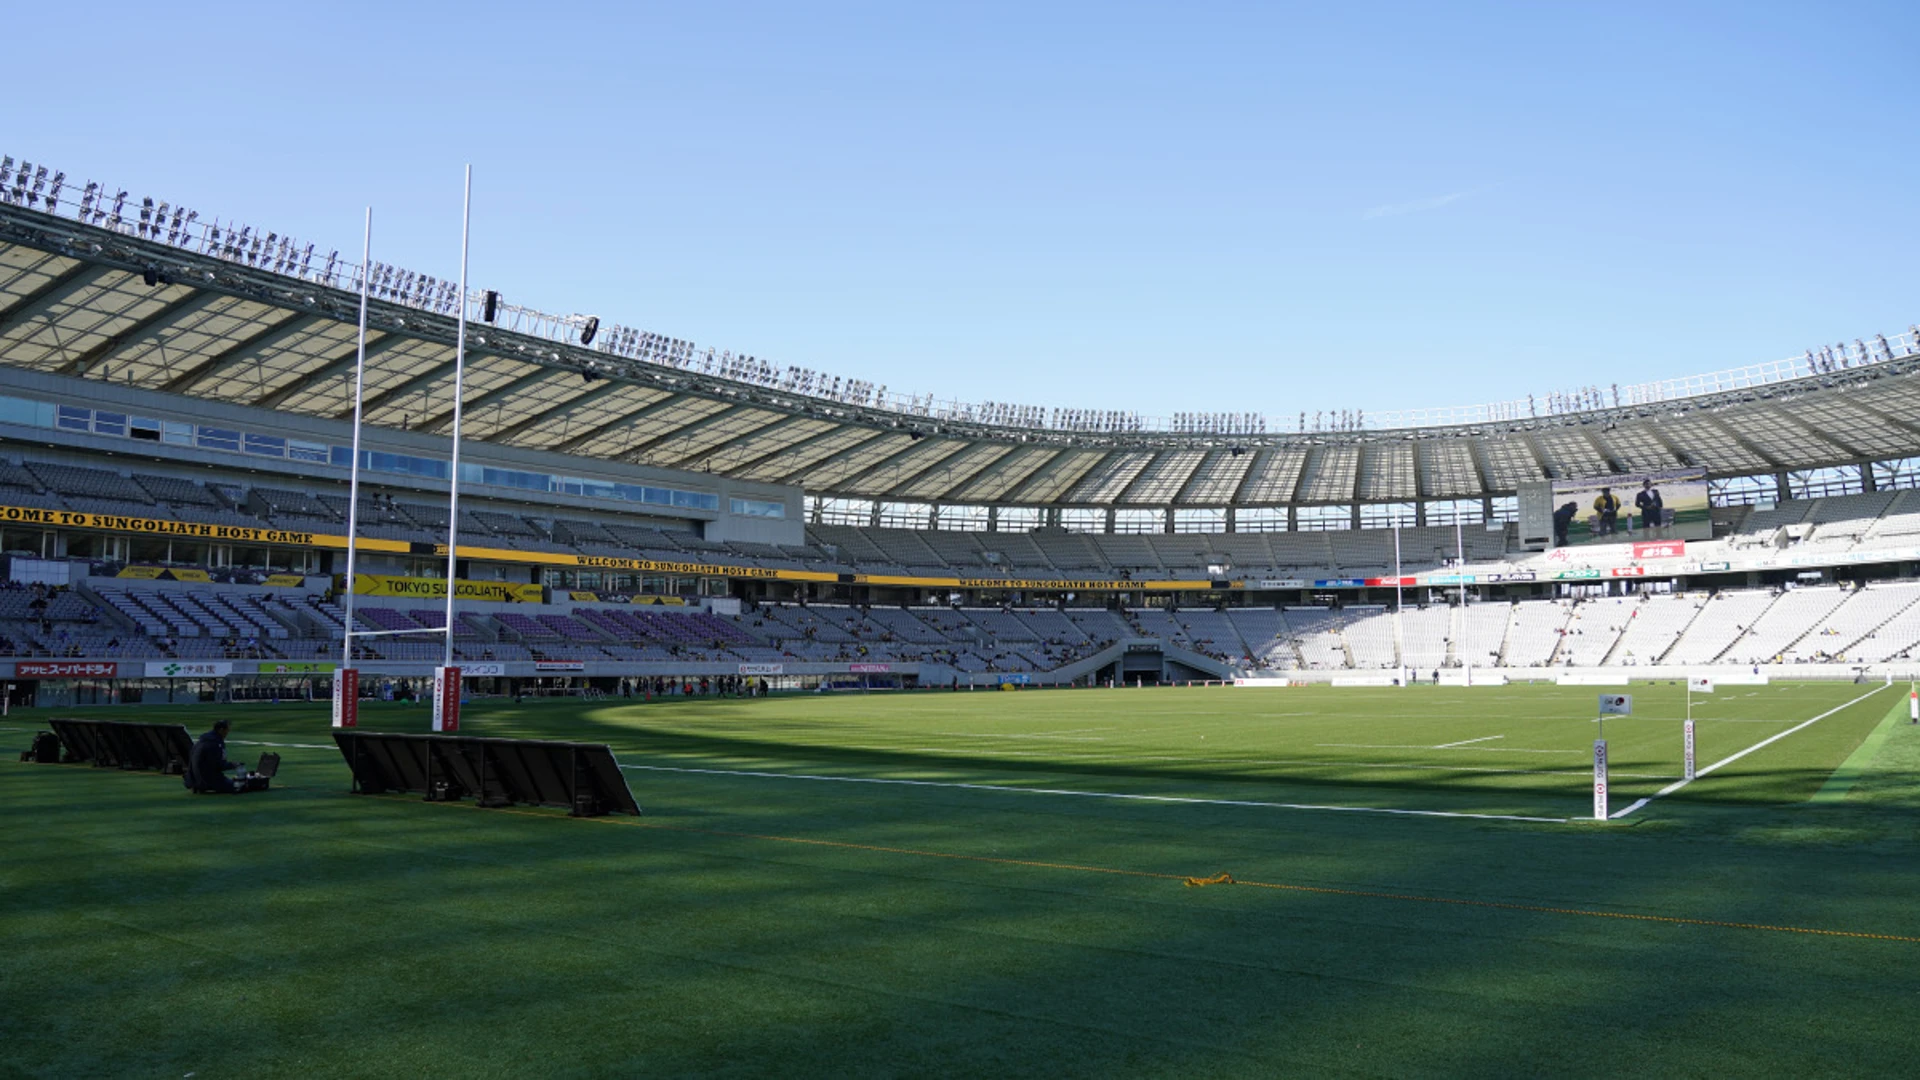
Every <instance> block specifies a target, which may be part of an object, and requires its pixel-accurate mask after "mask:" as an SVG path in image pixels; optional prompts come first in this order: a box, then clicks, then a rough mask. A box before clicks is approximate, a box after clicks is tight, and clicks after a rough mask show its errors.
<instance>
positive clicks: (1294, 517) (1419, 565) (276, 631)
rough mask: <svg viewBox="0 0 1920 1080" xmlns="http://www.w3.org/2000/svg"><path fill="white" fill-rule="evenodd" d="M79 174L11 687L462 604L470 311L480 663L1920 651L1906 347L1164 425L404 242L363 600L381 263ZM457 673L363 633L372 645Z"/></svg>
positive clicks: (1679, 660) (277, 685)
mask: <svg viewBox="0 0 1920 1080" xmlns="http://www.w3.org/2000/svg"><path fill="white" fill-rule="evenodd" d="M77 187H79V186H78V185H64V177H62V176H60V175H59V174H57V173H56V174H53V175H49V174H48V173H47V171H46V170H44V169H41V168H40V167H38V166H29V165H24V164H21V165H16V164H14V163H13V162H12V160H11V159H7V163H6V165H5V166H4V167H0V440H4V444H3V445H0V459H4V464H0V549H4V551H5V552H6V553H7V577H8V579H9V582H10V587H9V588H7V589H5V590H4V591H0V638H4V640H3V641H0V649H4V652H5V655H6V656H8V657H11V658H12V659H11V660H6V661H0V667H4V668H5V669H6V670H5V671H3V672H0V674H9V675H11V676H12V677H13V679H14V682H15V684H16V686H17V687H21V688H22V689H21V690H16V693H17V694H18V693H22V692H24V688H26V687H32V688H33V689H34V690H36V691H37V692H38V693H39V698H40V700H42V701H52V702H58V701H65V700H80V701H92V700H130V699H133V698H136V697H139V698H147V699H151V698H152V697H153V696H155V695H161V696H174V697H179V696H183V695H202V694H224V693H233V692H241V693H277V692H283V691H285V692H303V691H304V690H305V689H306V687H307V686H309V685H310V684H311V683H313V682H314V681H315V680H319V679H323V678H324V676H325V675H326V674H327V673H329V672H330V671H331V664H332V663H333V662H334V661H336V660H337V659H338V653H339V644H338V643H339V637H340V631H341V625H342V624H341V620H342V618H343V615H342V612H341V609H340V607H339V605H338V604H337V602H336V601H337V598H338V591H339V590H340V589H343V588H347V587H349V585H351V587H353V588H354V589H355V594H356V598H357V600H358V606H359V612H360V622H361V623H362V625H363V627H364V628H367V629H388V630H390V629H418V628H421V627H424V626H431V625H438V624H439V623H437V622H436V620H442V619H443V618H444V617H443V616H442V615H440V614H437V612H436V610H435V609H437V608H438V607H439V604H440V602H441V601H439V600H438V599H436V598H437V597H444V587H445V586H444V582H443V581H442V580H440V579H441V578H442V576H443V575H444V573H445V565H446V564H445V560H446V551H445V544H446V540H447V535H448V524H449V522H448V519H447V510H446V493H447V490H448V486H449V484H450V482H452V481H453V480H454V479H455V478H454V477H453V476H452V475H451V473H450V454H449V449H450V444H449V440H448V436H449V434H450V428H449V425H450V423H451V420H452V409H451V404H452V402H451V384H452V373H453V372H452V368H453V353H454V340H455V330H456V318H457V315H458V313H460V312H462V311H464V312H465V313H466V315H467V317H468V318H469V319H470V320H471V321H472V322H471V329H470V336H469V347H470V355H469V358H468V371H467V379H468V381H467V384H466V398H465V423H464V427H463V436H464V438H463V444H462V454H461V464H460V470H459V476H458V481H459V483H460V489H461V518H460V528H459V550H458V551H457V552H456V559H457V562H458V572H457V581H456V590H457V594H458V596H459V598H460V599H461V600H462V603H461V605H460V611H461V614H460V616H459V621H458V622H457V624H456V635H455V638H456V648H457V650H458V653H459V655H460V657H461V659H462V660H463V662H464V663H466V664H467V666H468V668H469V671H470V672H479V673H480V677H482V678H485V679H490V680H503V681H501V682H496V683H493V684H491V685H492V686H494V687H496V688H498V687H505V686H510V685H513V684H514V683H516V682H519V681H522V680H526V679H534V678H547V679H564V680H572V681H578V680H592V681H594V682H595V683H596V685H599V686H600V687H602V688H610V687H614V686H617V685H619V682H618V681H619V680H631V679H635V678H648V679H656V678H666V677H669V676H671V677H676V678H684V677H695V678H697V677H701V676H705V677H709V678H712V677H717V676H735V675H742V674H747V675H754V676H759V677H773V678H779V679H786V680H805V681H808V682H811V681H814V680H819V679H827V680H833V681H853V682H859V683H865V684H875V683H878V684H883V685H901V684H911V683H914V682H919V683H938V684H943V685H951V684H953V683H956V682H967V683H973V682H998V681H1006V680H1016V681H1036V682H1073V681H1079V682H1088V681H1101V680H1108V679H1113V680H1132V679H1141V680H1155V681H1158V680H1165V679H1175V678H1232V677H1236V676H1239V677H1244V676H1248V675H1250V674H1252V675H1257V674H1263V673H1272V672H1286V673H1290V674H1292V675H1293V676H1294V677H1316V678H1317V677H1326V676H1330V675H1331V674H1332V673H1335V672H1344V673H1346V675H1345V676H1344V677H1355V678H1357V677H1361V674H1360V673H1376V672H1381V671H1391V672H1393V673H1395V677H1400V675H1401V673H1402V672H1403V669H1409V668H1411V669H1417V670H1419V671H1421V672H1422V673H1423V674H1427V675H1438V674H1440V673H1444V672H1451V671H1461V672H1464V671H1466V670H1468V669H1479V670H1480V671H1481V672H1482V673H1483V677H1484V676H1489V675H1495V673H1497V672H1501V671H1521V672H1537V671H1538V670H1540V669H1562V670H1564V669H1567V668H1569V667H1572V668H1587V667H1603V668H1608V669H1617V668H1624V667H1640V668H1643V669H1645V670H1647V671H1649V672H1651V671H1655V670H1659V671H1665V670H1667V669H1669V668H1674V667H1676V665H1677V666H1680V667H1686V666H1700V665H1733V664H1738V665H1740V666H1744V667H1754V666H1761V665H1772V666H1773V668H1774V669H1777V670H1787V669H1791V670H1792V671H1794V672H1797V673H1815V672H1818V673H1823V674H1835V673H1838V672H1841V671H1848V670H1855V669H1860V668H1862V667H1867V668H1871V669H1873V670H1879V669H1880V668H1883V667H1886V666H1887V665H1897V664H1900V663H1904V660H1905V655H1906V653H1907V652H1908V650H1910V649H1911V648H1912V647H1914V646H1915V645H1916V644H1917V643H1920V610H1914V611H1912V612H1911V613H1910V612H1909V608H1913V607H1914V606H1915V604H1914V602H1915V601H1916V600H1920V591H1916V590H1920V586H1913V585H1910V584H1909V583H1908V582H1909V579H1912V578H1913V577H1914V575H1915V570H1916V567H1917V566H1920V493H1915V492H1914V489H1915V488H1916V486H1920V478H1916V472H1915V469H1914V464H1915V459H1916V457H1920V421H1916V420H1915V418H1916V417H1920V380H1915V379H1914V378H1913V375H1914V373H1915V372H1916V371H1920V348H1917V347H1920V330H1914V329H1909V331H1908V332H1906V333H1902V334H1896V335H1892V336H1886V335H1878V334H1876V335H1874V336H1873V337H1872V338H1870V339H1868V338H1859V339H1855V340H1854V341H1853V342H1852V343H1851V344H1848V343H1840V344H1837V345H1834V346H1826V347H1823V348H1822V349H1821V350H1818V351H1814V350H1808V351H1807V352H1806V353H1804V354H1803V355H1802V356H1801V357H1799V358H1796V359H1793V360H1787V361H1781V362H1778V363H1774V364H1762V365H1756V366H1755V367H1752V368H1746V369H1740V370H1738V371H1729V372H1721V373H1718V374H1715V375H1708V376H1699V377H1692V378H1685V379H1675V380H1669V381H1666V382H1661V383H1654V384H1645V385H1640V386H1628V387H1621V386H1609V387H1604V388H1602V387H1588V388H1585V389H1583V390H1578V391H1570V392H1565V393H1555V394H1541V395H1537V396H1536V397H1534V398H1531V399H1528V398H1522V399H1517V400H1514V401H1508V402H1502V403H1495V404H1490V405H1483V406H1475V407H1470V408H1461V409H1441V410H1431V411H1428V412H1423V413H1419V414H1400V415H1393V414H1387V415H1382V414H1377V413H1376V414H1372V415H1367V414H1364V413H1362V412H1359V411H1357V410H1352V411H1332V412H1330V411H1327V410H1321V411H1319V412H1317V413H1315V414H1312V415H1311V416H1310V415H1309V414H1307V413H1304V412H1302V413H1300V414H1298V416H1297V418H1295V419H1292V420H1286V421H1280V420H1274V419H1272V418H1268V417H1262V416H1258V415H1255V414H1247V413H1235V414H1184V415H1180V416H1176V417H1171V418H1165V419H1153V418H1145V417H1141V416H1138V415H1135V414H1132V413H1124V414H1123V413H1113V412H1094V411H1086V410H1072V409H1061V408H1045V409H1042V408H1035V407H1029V406H1020V405H1012V404H1007V403H995V402H983V403H974V404H959V403H953V402H941V401H936V400H934V399H931V398H922V397H917V396H914V395H903V394H899V393H890V392H888V391H887V390H886V388H884V387H875V386H872V385H870V384H866V383H862V382H858V381H856V380H848V379H842V378H833V377H830V376H827V375H823V374H821V373H819V372H815V371H810V370H804V369H800V368H795V367H775V366H774V365H772V364H770V363H768V362H765V361H762V360H758V359H756V358H753V357H750V356H744V355H737V354H734V353H731V352H722V351H718V350H714V349H707V348H701V347H697V346H695V345H693V344H692V343H689V342H686V341H683V340H679V339H674V338H671V337H668V336H665V335H661V334H655V333H642V332H638V331H634V330H630V329H627V328H625V327H622V326H619V325H616V324H614V323H612V322H610V321H609V322H608V323H607V324H606V325H605V326H602V325H601V323H600V321H599V320H598V319H594V318H587V317H583V316H567V317H555V316H549V315H543V314H541V313H539V312H536V311H531V310H529V309H525V308H519V307H514V306H512V305H510V304H505V303H502V302H500V301H499V300H498V297H497V295H496V296H495V297H494V298H493V302H492V306H493V308H494V311H495V317H494V321H492V322H487V321H485V320H484V318H483V308H484V307H485V306H486V305H487V304H488V302H489V301H488V297H487V294H486V293H485V291H484V290H476V291H475V293H474V294H473V295H472V296H469V297H465V298H461V297H457V296H456V295H455V290H454V289H453V287H452V286H451V285H450V284H448V283H447V282H444V281H440V280H437V279H433V278H430V277H427V276H424V275H420V274H415V273H409V272H405V271H401V270H398V269H397V268H394V267H379V266H376V267H372V268H368V270H367V271H366V273H368V274H369V275H370V276H371V280H372V281H373V282H374V283H375V285H374V290H373V291H374V293H375V299H374V300H373V302H372V304H371V307H370V311H369V320H368V323H369V328H370V333H369V337H368V348H367V357H368V363H367V389H366V416H367V420H368V427H367V429H366V434H365V438H364V442H363V457H362V465H363V472H362V475H363V489H362V499H361V505H360V508H359V514H358V519H359V523H360V528H359V529H358V538H357V545H356V546H357V547H358V549H359V556H358V570H359V580H357V581H355V582H353V583H348V582H346V581H345V580H344V578H343V577H341V575H342V573H343V571H344V568H345V566H344V558H343V555H344V552H345V550H346V548H347V545H348V543H349V539H348V537H347V532H348V529H347V527H346V518H347V514H346V509H347V497H346V478H347V473H348V465H349V463H350V460H351V456H352V455H351V450H350V449H349V447H350V444H351V425H350V423H349V420H350V418H351V415H352V392H353V384H352V377H353V371H354V359H355V355H356V342H355V319H356V316H357V308H358V295H357V292H358V288H359V284H360V280H361V275H362V273H363V271H362V269H361V268H359V267H356V266H351V265H348V264H345V263H343V262H341V261H340V260H339V259H338V257H337V256H332V255H328V256H322V255H320V254H318V252H317V251H316V249H314V248H313V247H312V246H311V245H306V244H302V243H298V242H295V241H292V240H291V239H289V238H285V237H281V236H279V235H278V234H275V233H263V232H261V231H256V230H254V229H252V228H250V227H246V226H236V225H233V224H231V223H227V224H219V223H215V222H208V221H202V220H201V219H200V218H199V215H198V214H196V213H193V212H191V211H187V210H185V209H184V208H182V207H179V206H177V205H169V204H167V203H156V202H153V201H152V200H146V199H139V200H130V199H128V198H126V197H125V196H124V194H123V193H118V192H116V193H115V194H114V195H112V196H109V195H108V193H107V189H104V188H99V187H98V186H97V185H89V186H87V187H84V188H79V191H78V192H76V191H75V188H77ZM1676 470H1692V471H1695V472H1703V473H1704V476H1705V480H1706V483H1707V485H1708V487H1709V488H1710V491H1711V507H1710V512H1709V513H1708V514H1707V515H1706V518H1707V520H1704V521H1703V522H1702V523H1701V524H1702V528H1703V530H1705V531H1703V532H1701V533H1698V534H1696V535H1695V538H1693V539H1676V538H1675V537H1673V536H1671V535H1667V534H1666V533H1665V532H1664V531H1663V530H1660V529H1657V528H1652V529H1650V528H1648V522H1647V521H1646V520H1645V519H1644V518H1643V519H1642V520H1640V522H1639V523H1638V524H1639V529H1638V530H1636V529H1635V522H1634V519H1633V516H1632V514H1631V513H1629V514H1627V515H1626V517H1625V525H1624V527H1623V529H1622V530H1621V532H1620V534H1618V536H1617V537H1609V539H1617V540H1618V541H1619V542H1617V543H1604V544H1595V545H1589V546H1582V547H1577V548H1574V547H1557V548H1556V547H1551V546H1550V545H1549V544H1548V543H1547V542H1546V541H1545V539H1544V531H1543V529H1542V528H1541V527H1540V526H1539V524H1538V523H1537V522H1530V521H1528V520H1527V515H1526V514H1524V513H1523V510H1524V509H1525V504H1526V502H1527V499H1528V498H1529V494H1528V493H1529V492H1530V491H1534V490H1536V489H1542V488H1544V487H1546V486H1550V485H1552V484H1554V483H1555V482H1558V481H1573V480H1581V479H1590V478H1609V477H1611V478H1619V479H1622V480H1624V479H1627V478H1633V477H1639V476H1643V475H1665V474H1670V473H1673V472H1674V471H1676ZM1709 522H1710V524H1709ZM1610 528H1611V524H1610V519H1609V529H1610ZM1862 586H1865V587H1862ZM1463 598H1464V599H1465V600H1466V601H1467V603H1466V604H1465V605H1464V606H1462V605H1461V603H1460V601H1461V600H1462V599H1463ZM1396 605H1398V606H1401V610H1400V611H1399V612H1398V613H1397V614H1389V613H1388V610H1389V608H1391V607H1394V606H1396ZM1910 625H1911V627H1912V629H1911V640H1909V639H1908V637H1907V635H1908V634H1909V629H1908V628H1909V626H1910ZM1729 628H1732V629H1731V631H1729ZM1842 639H1844V640H1842ZM438 652H439V646H438V645H437V644H432V645H430V644H428V643H427V641H426V640H423V639H412V640H407V639H402V638H382V639H368V642H367V646H366V657H365V661H364V666H365V668H366V669H367V670H369V671H371V672H374V673H376V674H378V675H384V676H386V677H387V678H389V679H417V678H420V677H422V676H424V675H425V674H426V673H427V671H428V670H429V668H430V666H431V664H432V662H433V661H434V660H435V659H436V658H437V656H438ZM1368 677H1373V676H1372V675H1371V674H1369V675H1368ZM1495 677H1497V675H1495Z"/></svg>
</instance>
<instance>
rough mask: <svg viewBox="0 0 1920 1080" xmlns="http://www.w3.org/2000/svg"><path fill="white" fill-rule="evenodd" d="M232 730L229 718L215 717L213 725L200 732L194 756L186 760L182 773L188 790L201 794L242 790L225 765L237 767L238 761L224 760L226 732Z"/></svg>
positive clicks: (224, 793)
mask: <svg viewBox="0 0 1920 1080" xmlns="http://www.w3.org/2000/svg"><path fill="white" fill-rule="evenodd" d="M231 730H233V723H232V722H231V721H228V720H215V721H214V722H213V729H212V730H211V731H208V732H207V733H206V734H205V735H202V736H200V741H199V742H196V743H194V744H193V757H192V759H191V760H189V761H188V762H187V775H186V777H185V781H186V785H187V790H188V791H192V792H197V793H199V794H203V795H232V794H235V793H236V792H239V791H241V790H243V789H242V788H241V787H240V786H239V785H237V784H235V783H234V782H233V778H232V777H229V776H227V775H225V774H226V771H227V770H228V769H237V768H239V767H240V766H239V764H238V763H236V762H232V761H228V760H227V732H229V731H231Z"/></svg>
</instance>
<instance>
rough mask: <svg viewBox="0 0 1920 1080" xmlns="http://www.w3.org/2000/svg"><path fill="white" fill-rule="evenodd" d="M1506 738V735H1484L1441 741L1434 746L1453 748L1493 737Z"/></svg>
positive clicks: (1485, 740)
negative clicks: (1457, 740)
mask: <svg viewBox="0 0 1920 1080" xmlns="http://www.w3.org/2000/svg"><path fill="white" fill-rule="evenodd" d="M1504 738H1506V736H1505V735H1482V736H1481V737H1480V738H1478V739H1461V740H1460V741H1459V742H1450V743H1441V744H1440V745H1439V746H1436V747H1434V749H1435V750H1451V749H1453V748H1454V747H1456V746H1466V745H1468V744H1469V743H1477V742H1488V741H1490V740H1493V739H1504Z"/></svg>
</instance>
